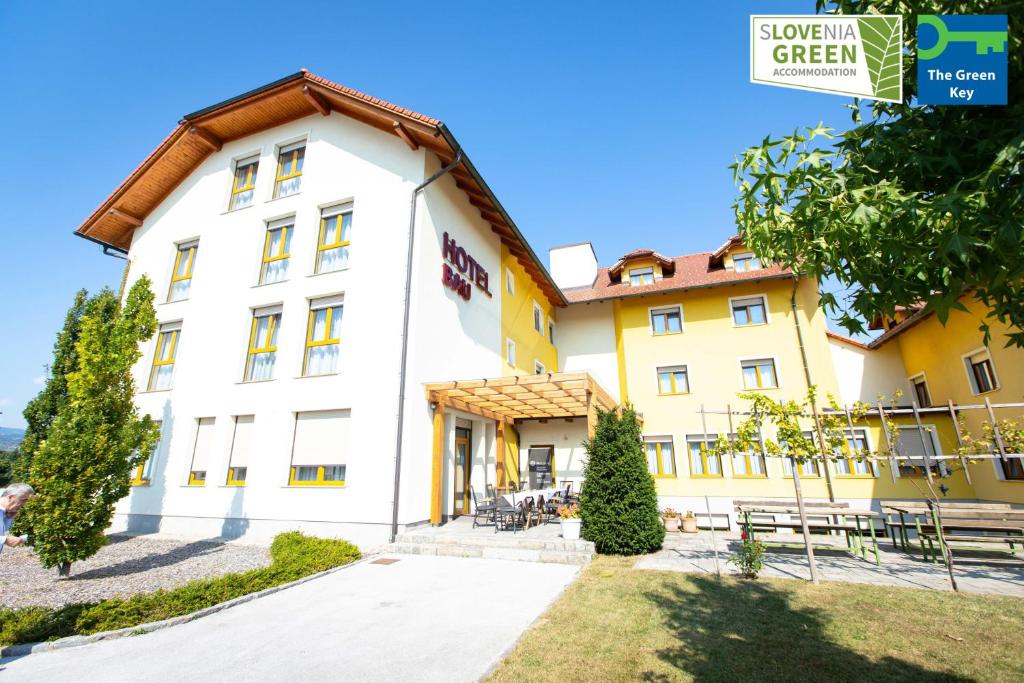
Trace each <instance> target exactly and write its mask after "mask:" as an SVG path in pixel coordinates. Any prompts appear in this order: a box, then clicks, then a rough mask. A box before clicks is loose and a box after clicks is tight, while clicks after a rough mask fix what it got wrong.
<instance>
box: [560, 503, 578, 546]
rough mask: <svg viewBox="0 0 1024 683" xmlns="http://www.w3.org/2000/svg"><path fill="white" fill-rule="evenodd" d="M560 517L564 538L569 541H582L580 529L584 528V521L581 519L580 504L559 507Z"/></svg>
mask: <svg viewBox="0 0 1024 683" xmlns="http://www.w3.org/2000/svg"><path fill="white" fill-rule="evenodd" d="M558 516H559V517H560V518H561V520H562V522H561V524H562V538H564V539H565V540H567V541H578V540H580V527H581V526H583V519H582V518H581V517H580V506H579V504H578V503H573V504H572V505H559V506H558Z"/></svg>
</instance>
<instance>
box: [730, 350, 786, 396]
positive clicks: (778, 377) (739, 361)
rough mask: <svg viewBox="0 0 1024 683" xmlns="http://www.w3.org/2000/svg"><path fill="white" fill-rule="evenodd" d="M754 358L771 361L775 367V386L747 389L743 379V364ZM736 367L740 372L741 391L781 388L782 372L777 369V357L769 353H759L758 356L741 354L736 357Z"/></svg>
mask: <svg viewBox="0 0 1024 683" xmlns="http://www.w3.org/2000/svg"><path fill="white" fill-rule="evenodd" d="M754 360H770V361H771V362H772V365H773V366H774V368H775V386H774V387H754V388H753V389H748V388H747V385H746V382H744V380H743V364H744V363H746V362H748V361H754ZM736 367H737V369H738V370H739V373H740V388H741V389H742V390H743V391H762V390H765V389H781V388H782V372H781V371H780V370H779V359H778V357H777V356H772V355H769V354H765V355H760V356H742V357H740V358H737V359H736Z"/></svg>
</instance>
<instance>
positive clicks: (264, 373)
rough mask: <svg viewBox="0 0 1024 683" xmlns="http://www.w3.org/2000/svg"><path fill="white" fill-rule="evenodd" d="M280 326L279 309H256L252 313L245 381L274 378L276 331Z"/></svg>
mask: <svg viewBox="0 0 1024 683" xmlns="http://www.w3.org/2000/svg"><path fill="white" fill-rule="evenodd" d="M280 326H281V307H280V306H272V307H270V308H262V309H256V310H254V311H253V313H252V330H251V331H250V333H249V352H248V354H247V355H246V360H245V381H246V382H261V381H264V380H268V379H273V378H274V362H275V361H276V360H277V329H278V328H279V327H280Z"/></svg>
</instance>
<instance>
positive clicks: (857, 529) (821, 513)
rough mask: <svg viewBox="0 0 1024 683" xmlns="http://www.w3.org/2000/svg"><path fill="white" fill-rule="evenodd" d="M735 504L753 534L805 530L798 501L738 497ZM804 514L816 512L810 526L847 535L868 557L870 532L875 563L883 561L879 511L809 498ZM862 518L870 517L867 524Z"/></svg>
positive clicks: (850, 544) (855, 548) (850, 543)
mask: <svg viewBox="0 0 1024 683" xmlns="http://www.w3.org/2000/svg"><path fill="white" fill-rule="evenodd" d="M733 507H734V509H735V510H736V512H737V513H738V514H739V515H740V516H741V517H742V526H743V528H744V530H745V532H746V533H747V534H748V535H749V536H750V537H753V535H754V534H755V533H757V532H759V531H765V530H769V531H770V530H778V529H793V530H797V529H803V524H802V523H801V522H800V520H799V518H798V517H799V514H800V510H799V508H798V507H797V505H796V501H780V500H749V499H736V500H733ZM804 513H805V514H806V513H812V515H813V516H814V517H817V518H819V519H816V520H815V521H813V522H812V521H811V520H810V519H808V524H807V526H808V527H809V528H813V529H815V530H822V531H829V532H831V531H838V532H840V533H842V534H844V535H845V536H846V546H847V548H848V549H849V550H850V551H851V552H853V553H858V552H859V553H860V554H861V556H862V557H863V558H864V559H865V560H866V559H867V552H868V548H867V545H866V544H865V542H864V532H865V531H867V532H869V533H870V536H871V542H872V545H873V549H874V553H875V564H881V557H880V555H879V552H878V540H877V538H876V536H875V525H874V522H873V521H872V518H874V517H878V516H879V515H878V513H876V512H874V511H872V510H857V509H853V508H851V507H850V504H849V503H833V502H827V501H805V502H804ZM777 515H787V516H788V517H789V521H779V520H778V519H777ZM810 516H811V515H808V517H810ZM755 517H757V518H758V519H755ZM766 518H767V519H766ZM850 518H853V521H850ZM862 519H866V520H867V524H866V526H865V525H864V524H863V523H862Z"/></svg>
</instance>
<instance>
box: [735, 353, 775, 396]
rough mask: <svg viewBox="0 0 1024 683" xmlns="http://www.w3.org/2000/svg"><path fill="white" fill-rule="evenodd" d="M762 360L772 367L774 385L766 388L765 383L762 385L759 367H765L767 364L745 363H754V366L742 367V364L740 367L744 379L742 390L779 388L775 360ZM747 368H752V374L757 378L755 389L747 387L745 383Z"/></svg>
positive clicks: (762, 380)
mask: <svg viewBox="0 0 1024 683" xmlns="http://www.w3.org/2000/svg"><path fill="white" fill-rule="evenodd" d="M764 360H766V361H768V363H770V364H771V366H772V377H774V378H775V384H773V385H771V386H766V385H765V383H764V378H763V377H762V376H761V366H762V365H766V364H768V363H762V362H757V361H747V362H751V363H755V364H754V365H742V364H741V365H740V369H741V370H743V371H744V372H743V378H744V381H743V388H744V389H748V390H753V389H778V388H779V369H778V368H777V367H775V360H774V359H772V358H765V359H764ZM748 368H753V369H754V374H755V375H756V376H757V386H756V387H748V386H747V383H746V377H747V373H746V372H745V371H746V370H747V369H748Z"/></svg>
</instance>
